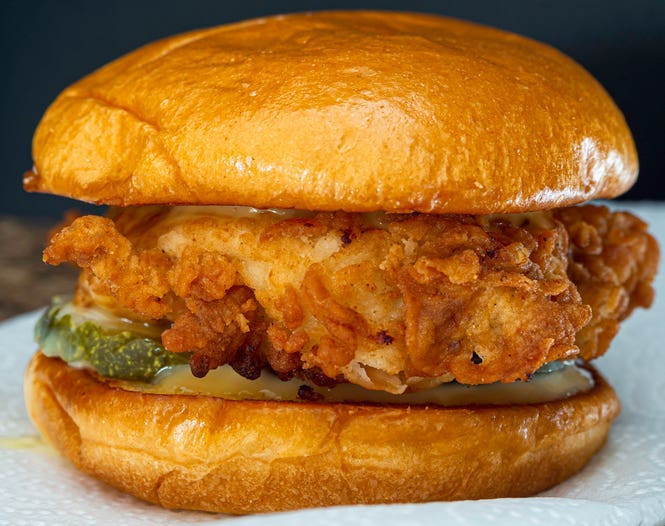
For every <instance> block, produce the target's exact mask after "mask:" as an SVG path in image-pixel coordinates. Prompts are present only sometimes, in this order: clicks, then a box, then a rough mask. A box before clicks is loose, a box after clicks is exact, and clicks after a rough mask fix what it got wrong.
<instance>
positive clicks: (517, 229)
mask: <svg viewBox="0 0 665 526" xmlns="http://www.w3.org/2000/svg"><path fill="white" fill-rule="evenodd" d="M111 215H112V217H113V221H115V224H114V222H113V221H111V220H109V219H103V218H80V219H77V220H76V221H74V222H73V223H72V225H71V226H69V227H67V228H66V229H65V230H64V231H63V232H61V233H60V234H58V235H56V236H55V237H54V238H53V241H52V244H51V246H50V247H49V248H48V249H47V251H46V253H45V259H46V260H47V261H49V262H53V263H59V262H62V261H66V260H69V261H73V262H74V263H76V264H78V265H79V266H81V267H83V268H84V269H85V271H84V273H83V277H82V279H81V283H80V286H79V292H78V296H77V298H78V301H93V302H96V303H102V304H103V305H105V306H107V307H112V308H116V309H123V312H124V310H129V311H132V312H135V313H136V315H137V316H139V317H151V315H153V313H154V316H152V317H154V318H155V319H160V320H162V321H163V320H168V321H171V322H173V324H172V328H171V329H170V330H168V331H166V332H165V333H164V335H163V342H164V344H165V346H166V348H168V349H170V350H172V351H184V350H189V351H194V356H195V357H196V358H193V362H192V367H193V370H194V372H195V373H196V374H205V372H207V370H208V369H209V368H212V367H216V366H218V365H220V364H222V363H227V362H228V363H231V364H233V365H234V367H236V370H239V372H241V374H245V375H246V376H248V377H251V376H255V375H256V374H257V369H259V368H260V367H263V366H264V365H268V366H270V367H271V368H272V369H273V370H274V371H276V372H277V373H278V374H279V375H280V376H281V377H284V378H286V377H290V376H293V375H299V376H302V377H306V376H308V375H310V376H311V375H313V376H316V378H318V379H319V380H321V379H322V378H328V379H329V380H325V382H328V381H331V382H334V381H349V382H352V383H356V384H359V385H363V386H365V387H367V388H371V389H382V390H386V391H390V392H394V393H399V392H403V391H405V390H407V389H418V388H425V387H431V386H433V385H435V384H436V383H438V382H443V381H450V380H452V379H456V380H457V381H459V382H461V383H466V384H480V383H490V382H496V381H500V382H511V381H514V380H517V379H528V378H529V377H530V375H531V374H533V372H534V371H535V370H536V369H538V367H540V366H541V365H543V364H544V363H546V362H549V361H552V360H556V359H563V358H570V357H573V356H576V355H579V354H580V348H581V349H582V355H583V356H585V357H593V356H597V355H599V354H602V352H604V350H605V349H606V347H607V345H608V344H609V341H610V340H611V338H612V337H613V336H614V333H615V332H616V327H617V325H618V322H619V321H620V320H621V319H623V318H624V317H625V316H626V315H627V314H628V313H629V312H630V311H631V310H632V309H633V308H634V307H635V306H646V305H648V304H649V302H650V298H651V296H650V294H651V292H650V290H651V289H650V283H651V280H652V278H653V275H654V273H655V268H656V264H657V259H658V255H657V247H656V245H655V241H654V240H653V238H651V237H650V236H649V235H648V233H647V232H646V227H645V225H644V223H642V222H641V221H639V220H638V219H636V218H634V217H633V216H631V215H630V214H626V213H614V214H613V213H610V212H609V211H607V210H606V209H604V208H598V207H578V208H571V209H563V210H557V211H554V212H538V213H531V214H519V215H505V216H482V217H472V216H436V215H424V214H413V215H392V214H383V213H377V214H345V213H341V212H340V213H335V214H330V213H325V214H324V213H321V214H314V213H311V212H310V213H307V212H293V213H292V214H291V216H289V213H288V212H284V211H275V212H271V211H267V212H264V213H255V212H254V211H252V210H242V209H241V210H240V212H238V207H172V208H167V207H164V208H159V207H143V208H131V209H115V210H112V212H111ZM144 219H145V221H144ZM568 232H570V238H571V239H572V243H569V233H568ZM157 269H158V271H159V276H155V272H156V271H157ZM323 375H325V377H324V376H323ZM325 382H324V383H325Z"/></svg>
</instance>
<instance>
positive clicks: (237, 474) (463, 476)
mask: <svg viewBox="0 0 665 526" xmlns="http://www.w3.org/2000/svg"><path fill="white" fill-rule="evenodd" d="M590 370H591V371H592V372H593V374H594V376H595V380H596V385H595V387H594V388H593V389H592V390H591V391H589V392H586V393H584V394H579V395H576V396H573V397H571V398H568V399H566V400H561V401H556V402H547V403H542V404H535V405H520V406H473V407H471V406H470V407H438V406H410V407H409V406H396V405H393V406H381V405H371V404H352V403H348V404H343V403H328V404H326V403H315V402H277V401H249V400H247V401H232V400H224V399H221V398H213V397H208V396H188V395H161V394H147V393H142V392H137V391H136V392H135V391H127V390H123V389H120V388H117V387H114V386H112V385H110V384H109V383H108V382H106V381H105V380H104V379H103V378H101V377H100V376H98V375H97V374H95V373H93V372H90V371H87V370H83V369H76V368H73V367H70V366H68V365H67V364H66V363H64V362H62V361H61V360H59V359H57V358H47V357H45V356H44V355H42V354H41V353H37V354H36V355H35V357H34V358H33V360H32V362H31V363H30V366H29V368H28V371H27V373H26V382H25V395H26V402H27V406H28V409H29V412H30V415H31V417H32V419H33V421H34V422H35V424H36V425H37V427H38V428H39V429H40V430H41V432H42V433H43V434H44V435H45V436H46V437H47V438H48V440H50V441H51V442H52V444H53V445H54V446H55V447H56V449H58V450H59V451H60V452H61V453H62V454H63V455H64V456H65V457H67V458H68V459H70V460H71V461H72V462H73V463H74V464H75V465H76V466H77V467H78V468H80V469H81V470H83V471H85V472H87V473H90V474H92V475H93V476H95V477H97V478H99V479H101V480H103V481H105V482H107V483H109V484H110V485H112V486H114V487H116V488H119V489H120V490H122V491H125V492H127V493H130V494H132V495H135V496H137V497H139V498H141V499H145V500H147V501H150V502H154V503H158V504H160V505H162V506H164V507H167V508H179V509H195V510H206V511H216V512H224V513H234V514H240V513H254V512H267V511H278V510H290V509H297V508H307V507H315V506H331V505H337V504H367V503H396V502H423V501H434V500H455V499H480V498H493V497H520V496H527V495H532V494H534V493H537V492H539V491H542V490H544V489H546V488H549V487H551V486H553V485H555V484H557V483H559V482H561V481H563V480H565V479H566V478H568V477H570V476H571V475H572V474H574V473H575V472H577V471H579V470H580V469H581V468H582V467H583V466H584V465H585V464H586V463H587V462H588V460H589V459H590V458H591V456H592V455H593V454H594V453H595V452H596V451H598V450H599V449H600V448H601V447H602V445H603V444H604V443H605V441H606V438H607V433H608V431H609V428H610V424H611V421H612V420H613V419H614V418H615V417H616V415H617V414H618V413H619V402H618V400H617V397H616V395H615V393H614V391H613V389H612V388H611V387H610V386H609V385H608V384H607V383H606V382H605V381H604V380H603V379H602V377H600V375H598V374H597V373H596V372H595V371H594V370H593V369H590Z"/></svg>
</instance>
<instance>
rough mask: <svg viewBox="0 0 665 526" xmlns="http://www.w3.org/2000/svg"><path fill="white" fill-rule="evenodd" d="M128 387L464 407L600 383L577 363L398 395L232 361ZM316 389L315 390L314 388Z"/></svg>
mask: <svg viewBox="0 0 665 526" xmlns="http://www.w3.org/2000/svg"><path fill="white" fill-rule="evenodd" d="M120 384H121V385H120V386H121V387H122V388H124V389H128V390H134V391H143V392H147V393H157V394H186V395H207V396H215V397H219V398H225V399H228V400H279V401H302V400H301V399H300V398H299V397H298V390H299V389H300V388H301V387H302V386H303V385H307V386H308V387H309V388H311V390H312V391H313V392H315V393H317V395H315V396H317V397H319V396H320V399H321V401H325V402H369V403H381V404H412V405H423V404H428V405H442V406H459V405H470V404H482V405H486V404H490V405H508V404H510V405H513V404H538V403H543V402H550V401H553V400H562V399H565V398H568V397H570V396H573V395H575V394H578V393H583V392H586V391H588V390H590V389H591V388H593V386H594V382H593V377H592V375H591V373H589V371H587V370H586V369H584V368H583V367H580V366H578V365H576V364H574V363H570V364H567V365H566V366H564V367H562V368H561V369H559V370H557V371H554V372H551V373H547V374H536V375H534V377H533V379H532V380H531V381H529V382H514V383H510V384H498V383H497V384H490V385H478V386H468V385H461V384H457V383H448V384H442V385H439V386H437V387H435V388H433V389H428V390H424V391H418V392H414V393H405V394H401V395H393V394H390V393H386V392H383V391H371V390H368V389H364V388H362V387H360V386H357V385H353V384H340V385H338V386H336V387H334V388H332V389H327V388H324V387H318V386H314V385H311V384H306V383H305V382H303V381H302V380H298V379H291V380H289V381H286V382H283V381H281V380H279V379H278V378H277V377H276V376H274V375H272V374H269V373H264V374H262V375H261V377H260V378H259V379H257V380H248V379H246V378H243V377H242V376H240V375H239V374H237V373H236V372H235V371H234V370H233V369H232V368H231V367H230V366H223V367H219V368H217V369H214V370H212V371H210V372H209V373H208V374H207V375H206V376H205V377H204V378H196V377H194V376H192V374H191V372H190V370H189V366H186V365H185V366H177V367H171V368H168V369H165V370H164V371H162V372H160V373H159V374H158V375H157V377H156V378H155V381H154V382H153V383H150V384H142V383H140V382H120ZM310 393H311V391H310Z"/></svg>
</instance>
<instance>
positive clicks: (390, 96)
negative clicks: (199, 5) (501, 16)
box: [25, 11, 638, 214]
mask: <svg viewBox="0 0 665 526" xmlns="http://www.w3.org/2000/svg"><path fill="white" fill-rule="evenodd" d="M33 155H34V161H35V170H34V173H28V174H27V175H26V179H25V186H26V188H27V189H28V190H33V191H41V192H51V193H56V194H61V195H65V196H68V197H73V198H77V199H81V200H85V201H91V202H95V203H104V204H111V205H119V206H127V205H142V204H220V205H221V204H232V205H247V206H254V207H258V208H271V207H281V208H303V209H311V210H346V211H350V212H364V211H373V210H387V211H395V212H408V211H420V212H432V213H471V214H487V213H498V212H505V213H511V212H523V211H529V210H540V209H548V208H554V207H560V206H567V205H571V204H574V203H578V202H583V201H586V200H589V199H592V198H609V197H614V196H616V195H618V194H620V193H622V192H624V191H625V190H627V189H628V188H629V187H630V186H631V185H632V183H633V182H634V180H635V178H636V177H637V168H638V167H637V154H636V152H635V146H634V144H633V140H632V138H631V135H630V131H629V130H628V128H627V126H626V122H625V120H624V118H623V115H622V114H621V112H620V111H619V110H618V108H617V107H616V105H615V104H614V103H613V101H612V100H611V98H610V97H609V96H608V94H607V93H606V92H605V91H604V90H603V88H602V87H601V86H600V85H599V84H598V82H596V80H594V79H593V77H591V76H590V75H589V74H588V73H587V72H586V71H585V70H584V69H583V68H582V67H581V66H579V65H578V64H576V63H575V62H573V61H572V60H571V59H569V58H567V57H566V56H564V55H563V54H561V53H560V52H558V51H556V50H555V49H553V48H551V47H549V46H546V45H543V44H539V43H537V42H534V41H533V40H529V39H527V38H524V37H520V36H517V35H514V34H511V33H506V32H503V31H499V30H496V29H491V28H487V27H483V26H479V25H475V24H471V23H467V22H462V21H458V20H451V19H448V18H441V17H438V16H431V15H424V14H409V13H387V12H362V11H353V12H324V13H311V14H295V15H288V16H275V17H270V18H264V19H258V20H251V21H248V22H242V23H238V24H232V25H226V26H221V27H215V28H211V29H207V30H201V31H195V32H192V33H187V34H184V35H180V36H175V37H172V38H167V39H165V40H161V41H158V42H155V43H153V44H150V45H147V46H145V47H143V48H141V49H139V50H137V51H135V52H133V53H130V54H129V55H126V56H124V57H122V58H120V59H118V60H116V61H115V62H112V63H110V64H108V65H107V66H105V67H103V68H101V69H100V70H98V71H96V72H95V73H93V74H92V75H90V76H88V77H85V78H84V79H82V80H81V81H79V82H77V83H76V84H74V85H72V86H70V87H69V88H67V89H66V90H65V91H64V92H63V93H62V94H61V95H60V96H59V97H58V98H57V99H56V101H55V102H54V103H53V104H52V105H51V107H50V108H49V109H48V111H47V112H46V114H45V115H44V117H43V119H42V121H41V123H40V125H39V127H38V129H37V132H36V135H35V138H34V143H33Z"/></svg>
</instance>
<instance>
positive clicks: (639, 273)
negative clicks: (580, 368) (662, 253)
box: [554, 205, 659, 360]
mask: <svg viewBox="0 0 665 526" xmlns="http://www.w3.org/2000/svg"><path fill="white" fill-rule="evenodd" d="M554 216H555V217H556V218H557V219H558V220H559V221H561V222H562V223H563V224H564V225H565V227H566V229H567V230H568V232H569V235H570V253H569V257H570V268H569V274H570V276H571V279H572V280H573V281H574V282H575V285H576V286H577V288H578V290H579V291H580V294H581V295H582V299H583V300H584V302H585V303H588V304H589V305H590V306H591V309H592V310H593V314H594V315H593V318H592V320H591V322H590V323H589V324H588V325H586V326H585V327H584V328H583V329H582V330H581V331H580V332H579V333H578V335H577V345H578V346H579V347H580V349H581V351H582V352H581V356H582V357H583V358H585V359H587V360H591V359H592V358H596V357H597V356H601V355H602V354H603V353H605V351H606V350H607V348H608V347H609V345H610V343H611V341H612V338H614V336H615V335H616V333H617V332H618V330H619V323H620V322H621V321H622V320H624V319H625V318H626V317H628V316H629V315H630V313H631V312H632V311H633V310H634V309H635V308H636V307H645V308H646V307H649V306H650V305H651V303H652V302H653V297H654V291H653V288H652V287H651V282H652V280H653V277H654V275H655V274H656V271H657V269H658V259H659V249H658V243H657V242H656V240H655V239H654V238H653V237H652V236H650V235H649V234H648V232H647V229H648V225H647V224H646V223H645V222H644V221H642V220H641V219H639V218H637V217H635V216H634V215H632V214H629V213H627V212H611V211H610V210H609V209H608V208H607V207H605V206H588V205H587V206H580V207H571V208H562V209H559V210H556V211H555V213H554Z"/></svg>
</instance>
